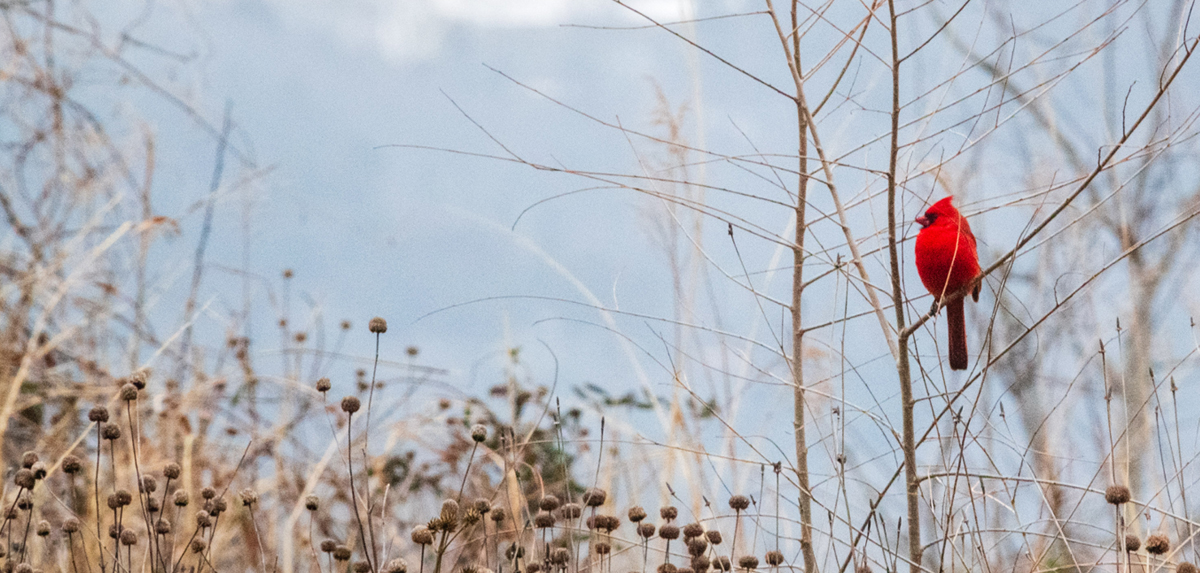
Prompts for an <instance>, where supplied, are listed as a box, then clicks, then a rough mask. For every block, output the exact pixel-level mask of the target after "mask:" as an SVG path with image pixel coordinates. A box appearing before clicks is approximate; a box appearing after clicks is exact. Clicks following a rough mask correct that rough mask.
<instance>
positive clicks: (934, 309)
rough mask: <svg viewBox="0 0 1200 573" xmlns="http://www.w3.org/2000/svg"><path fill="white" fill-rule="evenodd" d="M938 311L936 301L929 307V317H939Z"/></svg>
mask: <svg viewBox="0 0 1200 573" xmlns="http://www.w3.org/2000/svg"><path fill="white" fill-rule="evenodd" d="M937 311H938V303H937V301H936V300H935V301H933V305H932V306H930V307H929V316H937Z"/></svg>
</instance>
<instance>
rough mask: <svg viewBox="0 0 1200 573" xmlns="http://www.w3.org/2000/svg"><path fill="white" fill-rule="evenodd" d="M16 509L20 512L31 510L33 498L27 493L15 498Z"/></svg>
mask: <svg viewBox="0 0 1200 573" xmlns="http://www.w3.org/2000/svg"><path fill="white" fill-rule="evenodd" d="M17 509H19V510H21V511H29V510H31V509H33V497H32V496H30V495H29V492H24V493H22V494H21V495H18V496H17Z"/></svg>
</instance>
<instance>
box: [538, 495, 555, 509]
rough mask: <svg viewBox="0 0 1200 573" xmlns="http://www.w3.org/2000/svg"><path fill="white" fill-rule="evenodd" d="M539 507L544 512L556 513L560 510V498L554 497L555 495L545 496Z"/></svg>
mask: <svg viewBox="0 0 1200 573" xmlns="http://www.w3.org/2000/svg"><path fill="white" fill-rule="evenodd" d="M538 507H540V508H541V509H542V511H554V510H556V509H558V498H557V497H554V496H553V495H546V496H543V497H542V499H541V501H539V502H538Z"/></svg>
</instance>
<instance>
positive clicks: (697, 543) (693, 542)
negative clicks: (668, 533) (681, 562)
mask: <svg viewBox="0 0 1200 573" xmlns="http://www.w3.org/2000/svg"><path fill="white" fill-rule="evenodd" d="M687 548H688V555H691V556H692V557H696V556H697V555H704V552H705V551H708V542H707V541H705V540H704V539H703V538H700V537H693V538H691V539H689V540H688V542H687Z"/></svg>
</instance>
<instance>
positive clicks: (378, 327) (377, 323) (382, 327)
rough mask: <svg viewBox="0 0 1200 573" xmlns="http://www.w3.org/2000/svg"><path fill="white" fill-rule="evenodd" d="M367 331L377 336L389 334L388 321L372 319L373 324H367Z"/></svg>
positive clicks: (378, 318)
mask: <svg viewBox="0 0 1200 573" xmlns="http://www.w3.org/2000/svg"><path fill="white" fill-rule="evenodd" d="M367 330H370V331H371V332H373V333H375V334H383V333H385V332H387V321H386V320H384V319H382V318H380V317H378V316H377V317H375V318H372V319H371V322H368V323H367Z"/></svg>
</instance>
